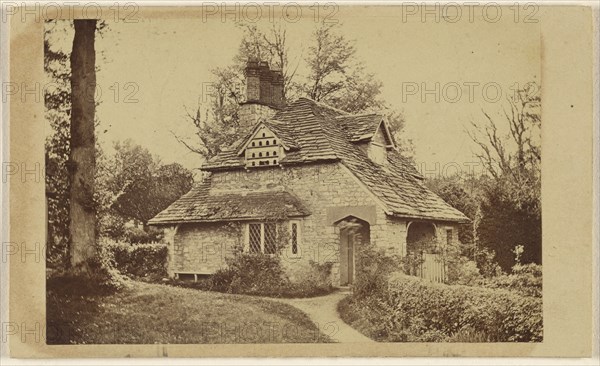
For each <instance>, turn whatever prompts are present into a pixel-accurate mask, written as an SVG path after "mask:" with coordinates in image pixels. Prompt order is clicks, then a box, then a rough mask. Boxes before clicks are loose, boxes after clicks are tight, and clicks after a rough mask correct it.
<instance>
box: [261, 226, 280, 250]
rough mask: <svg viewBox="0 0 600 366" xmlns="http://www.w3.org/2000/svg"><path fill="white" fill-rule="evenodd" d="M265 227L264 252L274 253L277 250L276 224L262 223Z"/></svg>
mask: <svg viewBox="0 0 600 366" xmlns="http://www.w3.org/2000/svg"><path fill="white" fill-rule="evenodd" d="M264 228H265V251H264V252H265V254H275V253H276V252H277V245H276V240H277V226H276V225H275V224H273V223H271V224H264Z"/></svg>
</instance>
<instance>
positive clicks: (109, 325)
mask: <svg viewBox="0 0 600 366" xmlns="http://www.w3.org/2000/svg"><path fill="white" fill-rule="evenodd" d="M47 301H48V303H47V318H48V325H47V330H46V333H47V335H46V338H47V342H48V344H123V343H129V344H132V343H133V344H154V343H161V344H174V343H178V344H198V343H315V342H329V341H330V340H329V338H328V337H327V336H326V335H324V334H323V333H321V332H320V331H319V329H318V328H317V327H316V326H315V324H314V323H313V322H311V321H310V319H309V318H308V317H307V315H306V314H304V313H303V312H301V311H299V310H297V309H296V308H294V307H292V306H290V305H286V304H283V303H279V302H276V301H270V300H265V299H260V298H255V297H251V296H243V295H229V294H222V293H215V292H205V291H200V290H194V289H185V288H178V287H172V286H167V285H159V284H148V283H143V282H133V281H132V282H131V286H130V288H128V289H125V290H122V291H120V292H118V293H115V294H111V295H92V296H81V295H75V294H73V293H69V292H67V291H64V290H63V291H61V290H60V288H59V287H58V286H53V288H48V296H47Z"/></svg>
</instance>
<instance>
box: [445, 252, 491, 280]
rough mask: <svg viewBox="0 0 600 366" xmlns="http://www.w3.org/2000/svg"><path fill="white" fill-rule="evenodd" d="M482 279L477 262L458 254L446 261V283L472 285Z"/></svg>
mask: <svg viewBox="0 0 600 366" xmlns="http://www.w3.org/2000/svg"><path fill="white" fill-rule="evenodd" d="M482 280H483V276H482V275H481V273H479V269H478V268H477V263H475V262H474V261H471V260H469V259H468V258H466V257H463V256H459V257H458V258H455V259H454V260H450V261H448V262H447V283H448V284H451V285H468V286H474V285H477V284H479V283H480V282H481V281H482Z"/></svg>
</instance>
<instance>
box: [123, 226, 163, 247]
mask: <svg viewBox="0 0 600 366" xmlns="http://www.w3.org/2000/svg"><path fill="white" fill-rule="evenodd" d="M163 236H164V234H163V230H162V229H159V228H156V227H154V226H148V227H147V228H146V230H144V229H141V228H139V227H137V226H136V227H128V228H125V229H124V232H123V236H122V238H123V241H125V242H127V243H133V244H148V243H158V242H160V241H161V240H162V238H163Z"/></svg>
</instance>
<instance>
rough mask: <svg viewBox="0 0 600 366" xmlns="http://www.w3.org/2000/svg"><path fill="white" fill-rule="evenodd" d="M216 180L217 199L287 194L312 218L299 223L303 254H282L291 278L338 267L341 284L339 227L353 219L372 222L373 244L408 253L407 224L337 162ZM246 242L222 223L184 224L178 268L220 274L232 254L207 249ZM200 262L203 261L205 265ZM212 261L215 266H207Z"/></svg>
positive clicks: (218, 176) (176, 250)
mask: <svg viewBox="0 0 600 366" xmlns="http://www.w3.org/2000/svg"><path fill="white" fill-rule="evenodd" d="M211 180H212V184H211V192H210V194H212V195H216V194H226V193H232V192H235V193H237V194H240V193H243V192H245V191H246V192H257V191H265V192H268V191H282V190H285V191H287V192H290V193H292V194H293V195H295V196H297V197H298V198H299V199H300V201H302V202H303V204H304V205H305V206H306V207H307V208H308V210H309V211H310V212H311V215H310V216H307V217H305V218H302V219H299V228H300V238H301V239H300V248H299V253H298V254H297V255H292V254H291V250H290V248H289V245H288V247H287V248H285V249H284V251H283V263H284V265H285V267H286V268H287V269H288V273H289V274H290V277H292V279H293V278H295V277H298V276H299V275H300V273H301V272H302V271H303V270H306V269H307V268H308V267H309V262H310V261H311V260H312V261H315V262H318V263H325V262H334V267H333V278H334V280H339V243H340V232H339V227H337V226H336V224H335V222H336V221H338V220H340V219H343V218H344V217H346V216H348V215H352V216H356V217H358V218H360V219H363V220H365V221H368V222H370V239H371V242H372V243H374V244H376V245H377V246H378V247H381V248H385V249H386V250H389V251H392V252H396V253H401V252H402V250H403V249H402V248H403V245H404V243H405V240H406V233H405V231H406V230H405V227H406V224H405V223H404V221H394V222H392V221H391V220H389V219H388V218H387V217H386V214H385V212H384V210H383V209H382V208H381V207H380V206H379V205H378V204H377V201H376V200H375V199H374V197H373V196H372V195H371V194H370V193H369V192H368V191H367V190H366V189H365V188H364V187H363V186H361V184H360V183H359V182H358V181H357V179H356V178H354V177H353V176H352V174H351V173H350V172H349V171H348V170H346V169H345V168H344V167H342V166H341V165H340V164H338V163H330V164H318V165H317V164H315V165H302V166H296V167H283V168H282V167H270V168H256V169H249V170H239V171H225V172H216V173H213V174H212V177H211ZM236 235H237V236H236ZM243 238H244V234H243V232H242V231H240V232H238V234H232V233H231V232H227V233H226V232H225V231H224V230H223V229H222V228H221V227H220V225H219V224H195V225H193V224H186V225H182V226H181V227H180V229H179V230H178V232H177V235H176V239H175V243H176V244H175V245H174V253H175V255H174V257H175V258H174V261H175V262H176V263H177V264H176V267H177V268H180V270H181V271H184V270H185V271H189V272H193V271H195V268H197V270H198V271H202V272H198V273H205V272H206V271H212V270H216V269H217V268H219V267H220V266H223V265H224V263H223V261H224V258H225V256H226V255H229V254H230V253H231V251H230V250H228V249H227V250H225V249H224V250H223V252H222V253H223V255H222V256H220V257H219V256H212V257H207V256H206V248H207V247H209V248H213V249H214V243H220V244H222V245H224V244H226V243H227V244H228V245H237V244H239V243H240V242H242V241H243ZM211 250H212V249H211ZM180 257H184V258H180ZM198 258H202V261H200V264H198ZM207 258H208V259H212V260H214V261H215V263H212V262H211V263H208V262H207ZM217 261H219V263H216V262H217ZM177 270H178V269H176V270H175V271H176V272H177Z"/></svg>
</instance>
